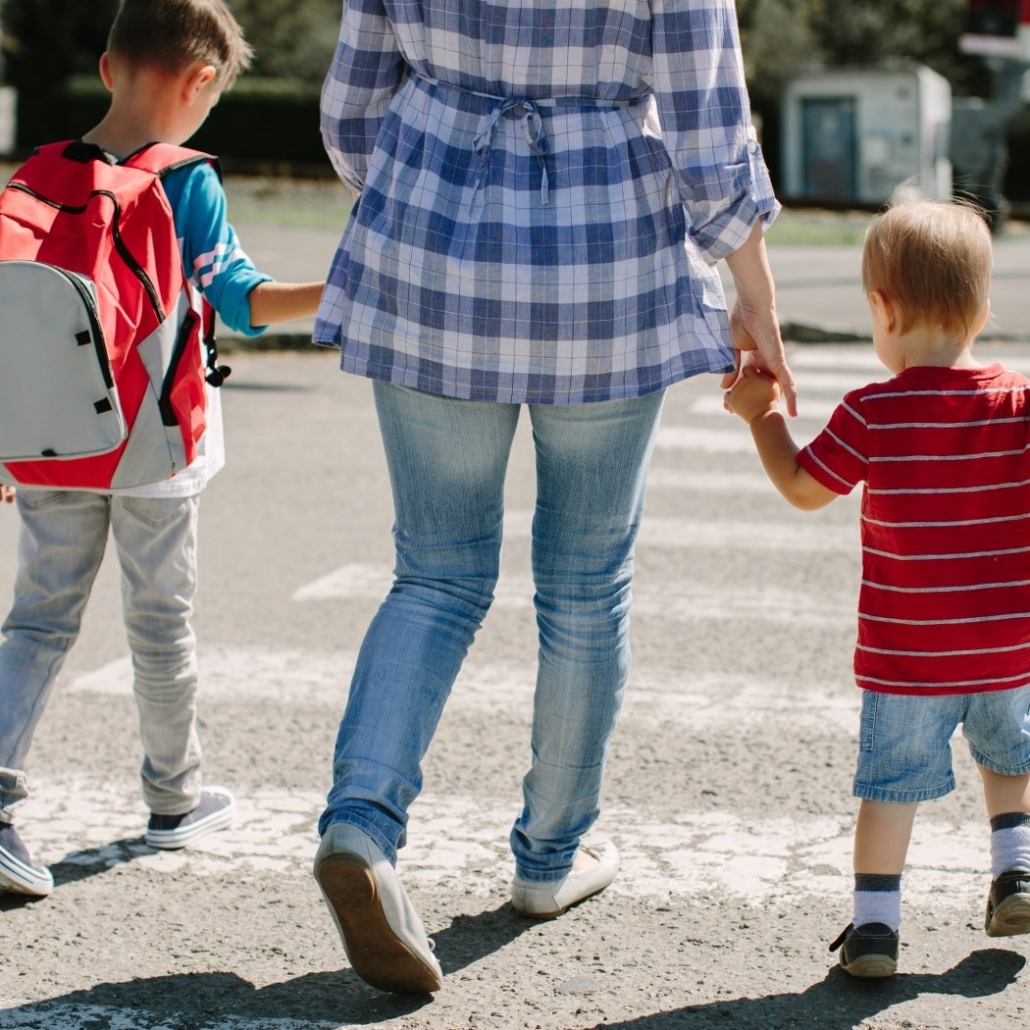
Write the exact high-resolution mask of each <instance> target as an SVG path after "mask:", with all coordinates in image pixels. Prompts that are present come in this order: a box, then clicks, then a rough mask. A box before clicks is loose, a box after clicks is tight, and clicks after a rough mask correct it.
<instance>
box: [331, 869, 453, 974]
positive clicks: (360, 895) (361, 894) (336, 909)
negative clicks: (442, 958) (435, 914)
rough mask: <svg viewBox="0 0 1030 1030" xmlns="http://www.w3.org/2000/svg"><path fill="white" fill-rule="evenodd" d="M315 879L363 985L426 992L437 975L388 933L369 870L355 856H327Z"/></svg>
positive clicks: (390, 930) (374, 882) (389, 930)
mask: <svg viewBox="0 0 1030 1030" xmlns="http://www.w3.org/2000/svg"><path fill="white" fill-rule="evenodd" d="M315 879H316V880H317V881H318V886H319V887H320V888H321V891H322V897H324V898H325V901H326V904H327V905H328V906H329V910H330V912H332V914H333V919H334V920H335V921H336V926H337V929H339V931H340V936H341V937H342V938H343V947H344V951H346V952H347V958H348V960H349V961H350V964H351V968H352V969H353V970H354V972H355V973H357V974H358V976H360V977H361V979H362V980H364V981H365V982H366V983H369V984H371V985H372V986H373V987H378V988H379V990H381V991H390V992H392V993H395V994H431V993H432V992H433V991H438V990H439V989H440V987H441V983H440V977H439V976H438V975H437V973H436V971H435V970H433V969H430V968H429V967H428V966H427V965H426V964H425V963H424V962H423V961H422V960H421V959H420V958H419V957H418V956H417V955H415V954H414V953H413V952H412V951H411V950H410V949H409V948H408V947H407V946H406V945H405V944H404V942H403V941H401V940H400V939H399V938H398V937H397V935H396V934H395V933H394V932H393V929H392V928H391V927H390V924H389V923H388V922H387V920H386V914H385V913H384V912H383V906H382V904H381V903H380V901H379V888H378V886H377V885H376V881H375V877H374V876H373V875H372V871H371V870H370V869H369V868H368V867H367V866H366V865H364V864H363V863H362V862H359V861H357V860H355V859H350V858H346V857H344V856H339V857H333V856H330V857H329V858H326V859H325V860H324V861H322V862H321V863H319V866H318V868H317V869H316V870H315Z"/></svg>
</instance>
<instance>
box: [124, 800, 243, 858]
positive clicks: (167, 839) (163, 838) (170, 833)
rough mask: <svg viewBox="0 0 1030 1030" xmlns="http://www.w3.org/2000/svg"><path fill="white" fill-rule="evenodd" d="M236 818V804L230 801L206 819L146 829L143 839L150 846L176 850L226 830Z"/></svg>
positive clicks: (163, 849) (164, 849)
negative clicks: (185, 824)
mask: <svg viewBox="0 0 1030 1030" xmlns="http://www.w3.org/2000/svg"><path fill="white" fill-rule="evenodd" d="M235 818H236V804H235V802H230V804H228V805H226V807H225V808H220V809H219V810H218V811H217V812H212V813H211V815H209V816H208V817H207V818H206V819H201V820H200V821H199V822H196V823H191V824H190V825H189V826H184V827H182V828H181V829H175V830H149V829H148V830H147V832H146V836H145V837H144V839H145V840H146V842H147V844H149V845H150V847H152V848H158V849H159V850H162V851H176V850H178V849H179V848H184V847H186V845H187V844H191V843H192V842H193V841H195V840H198V839H199V838H201V837H206V836H207V835H208V834H209V833H217V832H218V831H219V830H227V829H229V827H230V826H232V823H233V820H234V819H235Z"/></svg>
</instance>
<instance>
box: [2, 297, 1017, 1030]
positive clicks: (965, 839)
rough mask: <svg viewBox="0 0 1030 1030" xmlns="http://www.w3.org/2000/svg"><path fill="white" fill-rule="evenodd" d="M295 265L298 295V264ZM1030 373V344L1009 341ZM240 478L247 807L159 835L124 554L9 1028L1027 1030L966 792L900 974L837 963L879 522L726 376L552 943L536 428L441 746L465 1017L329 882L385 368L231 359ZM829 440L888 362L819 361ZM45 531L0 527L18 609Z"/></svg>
mask: <svg viewBox="0 0 1030 1030" xmlns="http://www.w3.org/2000/svg"><path fill="white" fill-rule="evenodd" d="M299 277H300V276H299ZM982 354H983V356H984V357H995V356H997V357H1000V358H1001V360H1004V361H1006V362H1008V363H1009V364H1010V365H1011V366H1013V367H1016V368H1020V369H1021V370H1023V371H1030V345H1027V344H1007V345H1006V344H984V345H983V347H982ZM232 363H233V365H234V366H235V368H234V373H233V376H232V378H231V379H230V380H229V383H228V385H227V387H226V393H225V405H226V414H227V423H228V436H229V440H228V444H229V465H228V467H227V469H226V470H225V471H224V472H223V473H222V474H221V475H219V476H218V477H217V478H216V480H215V481H214V482H213V483H212V484H211V486H210V487H209V489H208V491H207V493H206V495H205V497H204V501H203V504H202V507H201V511H202V516H201V524H202V530H201V555H200V563H201V591H200V601H199V605H198V611H197V619H196V626H197V630H198V633H199V638H200V658H201V668H202V683H203V688H202V689H203V700H202V716H203V729H202V732H203V739H204V745H205V767H206V771H207V776H208V780H209V782H211V783H223V784H225V785H227V786H229V787H231V788H232V789H233V790H234V791H235V792H236V794H237V797H238V800H239V807H240V817H239V820H238V823H237V825H236V826H235V827H233V828H232V829H231V830H228V831H226V832H224V833H221V834H217V835H215V836H214V837H212V838H209V839H207V840H204V841H202V842H200V843H198V844H197V845H196V846H195V847H194V848H191V849H188V850H186V851H183V852H177V853H168V852H156V851H153V850H152V849H150V848H148V847H147V846H146V845H145V844H144V843H143V840H142V833H143V828H144V822H145V817H146V813H145V810H144V807H143V805H142V802H141V800H140V797H139V791H138V784H137V774H136V770H137V768H138V764H139V760H140V754H139V748H138V743H137V737H136V723H135V713H134V706H133V701H132V697H131V690H130V686H129V683H130V671H129V666H128V659H127V658H126V647H125V642H124V634H123V631H122V628H121V623H120V606H119V597H118V583H117V574H116V568H115V567H114V564H113V562H111V561H107V562H106V563H105V565H104V567H103V568H102V570H101V573H100V577H99V580H98V583H97V586H96V590H95V593H94V597H93V598H92V601H91V604H90V607H89V610H88V612H87V617H86V623H85V626H84V630H83V634H82V639H81V640H80V642H79V644H78V646H77V647H76V648H75V650H74V651H73V652H72V655H71V657H70V659H69V661H68V664H67V666H66V668H65V670H64V672H63V673H62V675H61V678H60V681H59V683H58V686H57V689H56V691H55V695H54V697H53V699H52V702H51V705H50V708H49V709H48V711H47V713H46V715H45V717H44V719H43V721H42V723H41V725H40V729H39V732H38V734H37V738H36V742H35V745H34V748H33V751H32V754H31V756H30V758H31V764H30V768H29V773H30V776H31V782H32V786H33V788H34V793H33V796H32V799H31V800H30V801H29V803H28V804H27V805H26V806H25V807H24V809H23V810H22V812H21V813H20V817H19V822H20V826H21V827H22V832H23V835H24V837H25V839H26V840H27V842H28V843H29V844H30V846H31V847H32V848H33V849H34V850H35V852H36V854H37V856H38V857H39V858H41V859H42V860H44V861H46V862H48V863H50V864H51V867H52V869H53V871H54V876H55V880H56V882H57V888H56V890H55V891H54V893H53V895H51V897H49V898H47V899H45V900H41V901H38V902H26V901H24V900H22V899H19V898H17V897H14V896H10V895H8V896H2V897H0V950H2V956H3V957H2V961H0V1027H2V1028H5V1030H29V1028H32V1030H142V1028H147V1030H332V1028H340V1027H351V1026H374V1027H389V1028H396V1030H400V1028H405V1030H452V1028H453V1030H457V1028H459V1027H464V1028H523V1027H525V1028H541V1030H587V1028H596V1027H602V1026H603V1027H616V1028H620V1030H630V1028H632V1030H669V1028H680V1027H683V1028H693V1027H698V1028H705V1027H715V1026H719V1027H726V1026H741V1027H748V1028H752V1027H757V1028H766V1027H769V1028H778V1027H817V1028H830V1030H836V1028H847V1027H863V1028H877V1030H888V1028H889V1030H900V1028H902V1027H907V1028H913V1027H915V1028H935V1030H967V1028H969V1027H974V1026H989V1027H991V1028H992V1030H995V1028H997V1030H1007V1028H1013V1030H1015V1028H1020V1030H1022V1028H1024V1027H1025V1026H1026V1024H1027V1021H1028V1019H1030V989H1028V987H1030V972H1028V970H1027V966H1026V960H1027V955H1028V953H1030V938H1013V939H1008V940H1002V941H998V940H990V939H988V938H986V937H985V936H984V935H983V932H982V909H983V903H984V898H985V893H986V888H987V885H988V882H989V865H988V839H989V834H988V828H987V825H986V821H985V818H984V816H983V812H982V804H981V799H980V794H979V789H978V786H977V783H976V777H975V772H974V769H973V766H972V764H971V762H970V760H969V757H968V755H967V754H966V752H965V749H964V747H963V746H962V745H961V743H960V742H957V744H956V748H955V762H956V773H957V776H958V779H959V788H958V790H957V791H956V792H955V793H954V794H952V795H951V796H949V797H948V798H946V799H943V800H941V801H937V802H934V803H932V804H928V805H926V806H925V807H924V809H923V810H922V811H921V813H920V817H919V819H918V821H917V826H916V831H915V835H914V841H913V845H912V849H911V852H910V856H909V859H910V864H909V868H908V871H907V872H906V876H905V881H904V886H905V921H904V924H903V926H902V935H903V941H904V946H903V949H902V957H901V971H900V973H899V975H898V976H897V977H895V978H894V979H893V980H890V981H882V982H857V981H853V980H851V979H849V978H848V977H846V976H845V975H844V974H842V973H840V971H839V970H838V969H836V968H835V965H834V957H833V956H831V955H829V954H828V952H827V945H828V943H829V942H830V941H831V940H832V939H833V938H834V937H835V936H836V934H837V933H838V931H839V930H840V929H841V928H842V927H843V926H844V924H845V923H846V922H847V920H848V918H849V915H850V889H851V877H850V842H851V832H852V828H853V817H854V807H855V805H854V801H853V799H852V798H851V797H850V782H851V775H852V771H853V767H854V758H855V748H856V740H857V725H858V709H859V693H858V691H857V690H856V689H855V687H854V685H853V682H852V679H851V674H850V662H851V646H852V642H853V636H854V600H855V595H856V591H857V576H858V553H857V525H856V521H857V506H856V504H855V502H854V501H853V500H850V499H845V500H841V501H838V502H836V503H835V504H834V505H832V506H830V507H829V508H827V509H825V510H823V511H822V512H818V513H814V514H805V513H801V512H795V511H792V510H791V509H789V508H788V507H787V506H786V504H785V503H784V502H782V501H781V500H780V499H779V497H778V496H777V495H776V494H775V493H774V492H773V490H772V488H771V487H770V486H768V485H767V483H766V482H765V480H764V478H763V475H762V473H761V470H760V467H759V465H758V462H757V459H756V458H755V456H754V454H753V453H752V450H751V444H750V438H749V435H748V433H747V430H746V428H745V427H744V426H743V425H742V424H741V423H738V422H737V421H736V420H735V419H733V418H732V417H731V416H728V415H726V414H725V413H724V412H723V411H722V409H721V397H720V394H719V391H718V388H717V383H716V382H715V380H714V379H712V378H709V377H705V378H702V379H699V380H696V381H693V382H690V383H685V384H681V385H680V386H677V387H676V388H674V389H673V390H671V391H670V393H669V397H668V403H667V407H666V411H665V415H664V418H663V425H662V430H661V434H660V437H659V440H658V447H657V449H656V452H655V456H654V461H653V465H652V471H651V477H650V492H649V499H648V511H647V515H646V517H645V522H644V527H643V530H642V533H641V538H640V544H639V548H638V560H637V566H638V574H637V580H636V585H635V608H634V613H635V614H634V630H633V640H634V669H633V675H632V681H631V687H630V689H629V691H628V696H627V701H626V706H625V711H624V716H623V719H622V721H621V723H620V726H619V729H618V731H617V734H616V737H615V740H614V743H613V748H612V754H611V760H610V766H609V773H608V778H607V784H606V792H605V804H604V810H603V814H602V818H601V821H600V823H599V826H598V831H599V833H601V834H603V835H606V836H610V837H611V838H613V839H614V840H615V841H616V842H617V843H618V845H619V847H620V850H621V852H622V855H623V869H622V872H621V873H620V875H619V877H618V879H617V880H616V882H615V883H614V884H613V885H612V886H611V888H609V889H608V890H607V891H606V892H605V893H604V894H602V895H600V896H599V897H597V898H596V899H592V900H591V901H589V902H587V903H585V904H584V905H582V906H580V907H579V908H577V909H575V910H574V911H573V912H570V913H569V914H567V915H566V916H564V917H563V918H561V919H559V920H556V921H554V922H551V923H545V924H536V923H533V922H529V921H525V920H521V919H519V918H517V917H516V916H515V915H514V914H513V913H512V912H511V909H510V906H509V905H508V885H509V881H510V876H511V872H512V867H511V859H510V855H509V854H508V851H507V844H506V840H507V833H508V829H509V826H510V823H511V820H512V818H513V817H514V815H515V813H516V811H517V809H518V806H519V780H520V777H521V775H522V773H523V772H524V770H525V768H526V765H527V762H528V739H529V737H528V734H529V719H530V705H531V696H532V685H533V671H534V669H533V666H534V653H535V630H534V625H533V614H532V607H531V604H530V598H531V587H530V584H529V561H528V520H529V513H530V511H531V508H532V503H533V496H532V490H533V485H532V484H533V479H532V456H531V441H530V440H529V437H528V433H527V432H525V428H526V427H522V429H520V433H519V436H518V438H517V440H516V448H515V454H514V457H513V462H512V467H511V474H510V481H509V494H508V516H507V519H506V544H505V552H504V566H503V573H502V580H501V583H500V586H499V589H498V596H497V601H496V604H495V607H494V610H493V611H492V612H491V613H490V616H489V618H488V620H487V623H486V625H485V627H484V629H483V631H482V633H481V635H480V637H479V639H478V640H477V642H476V644H475V646H474V648H473V651H472V653H471V655H470V657H469V660H468V664H467V667H466V669H465V670H464V672H463V674H462V676H461V678H460V680H459V682H458V684H457V686H456V688H455V692H454V695H453V697H452V699H451V702H450V704H449V707H448V709H447V712H446V714H445V717H444V720H443V724H442V726H441V729H440V732H439V734H438V736H437V738H436V740H435V742H434V744H433V747H432V749H431V751H430V754H429V756H428V759H427V762H426V770H425V771H426V780H425V793H424V795H423V796H422V797H421V798H420V799H419V800H418V802H416V804H415V806H414V808H413V810H412V818H411V825H410V828H409V841H410V844H409V847H408V848H407V849H405V851H404V852H403V853H402V857H401V861H400V866H399V868H400V871H401V876H402V878H403V880H404V882H405V884H406V885H407V886H408V889H409V893H410V894H411V896H412V898H413V900H414V902H415V904H416V905H417V906H418V908H419V909H420V911H421V913H422V915H423V917H424V919H425V922H426V924H427V927H428V929H429V931H430V933H431V935H432V936H433V937H435V939H436V946H437V954H438V956H439V958H440V961H441V964H442V966H443V969H444V971H445V974H446V978H445V983H444V987H443V989H442V990H441V991H440V992H439V994H438V995H436V997H435V998H434V999H428V998H414V999H410V998H409V999H404V998H396V997H392V996H388V995H383V994H380V993H378V992H376V991H375V990H373V989H372V988H369V987H367V986H366V985H365V984H364V983H363V982H362V981H360V980H359V979H357V978H356V977H355V976H354V975H353V974H352V973H351V971H350V970H349V968H348V967H347V964H346V961H345V958H344V956H343V952H342V949H341V947H340V945H339V942H338V940H337V938H336V935H335V931H334V929H333V927H332V925H331V922H330V920H329V917H328V915H327V913H326V912H325V911H324V909H323V907H322V903H321V901H320V898H319V896H318V891H317V888H316V886H315V884H314V881H313V880H312V878H311V875H310V863H311V859H312V857H313V855H314V850H315V847H316V834H315V820H316V818H317V815H318V812H319V810H320V806H321V803H322V799H323V797H324V793H325V790H326V789H327V787H328V785H329V761H330V755H331V748H332V741H333V737H334V734H335V729H336V725H337V720H338V717H339V713H340V711H341V709H342V706H343V703H344V697H345V694H346V690H347V683H348V675H349V670H350V669H351V667H352V664H353V660H354V654H355V651H356V648H357V646H358V644H359V641H360V638H361V634H362V632H363V630H364V627H365V625H366V624H367V622H368V620H369V618H370V616H371V615H372V613H373V611H374V609H375V607H376V605H377V603H378V601H379V599H380V598H381V596H382V594H383V593H384V592H385V590H386V588H387V586H388V583H389V578H390V577H389V570H390V564H391V545H390V536H389V527H390V502H389V497H388V493H387V484H386V477H385V471H384V468H383V460H382V453H381V448H380V445H379V442H378V435H377V431H376V427H375V423H374V416H373V412H372V407H371V403H370V391H369V387H368V384H367V383H365V382H364V381H361V380H358V379H355V378H353V377H348V376H344V375H342V374H341V373H340V372H339V371H338V370H337V368H336V364H335V357H334V355H332V354H330V353H326V352H322V351H316V350H314V349H312V350H311V351H309V352H307V353H287V354H243V353H239V354H235V355H233V359H232ZM792 363H793V365H794V368H795V371H796V373H797V377H798V381H799V385H800V389H801V404H802V407H801V410H802V415H803V418H801V419H799V420H798V423H797V425H796V433H797V436H798V438H799V439H805V438H808V437H810V436H812V435H814V434H815V432H816V431H817V430H818V429H819V428H820V427H821V424H822V420H823V419H824V418H825V417H826V416H827V415H828V413H829V411H830V410H831V408H832V406H833V404H834V403H835V402H836V400H838V399H839V398H840V396H841V395H842V393H843V392H844V391H845V390H846V389H848V388H850V387H851V386H853V385H857V384H858V383H860V382H863V381H866V380H867V379H869V378H871V377H874V376H877V375H878V374H879V372H878V370H877V367H876V364H875V360H874V359H873V357H872V354H871V353H870V349H869V348H868V347H867V346H865V345H862V344H848V345H814V346H805V347H799V348H796V349H795V350H794V351H793V353H792ZM16 521H17V520H16V517H15V515H14V513H13V512H12V511H0V597H5V596H7V595H8V594H9V591H10V585H11V582H12V578H13V571H14V553H15V551H14V548H15V537H16Z"/></svg>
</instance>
